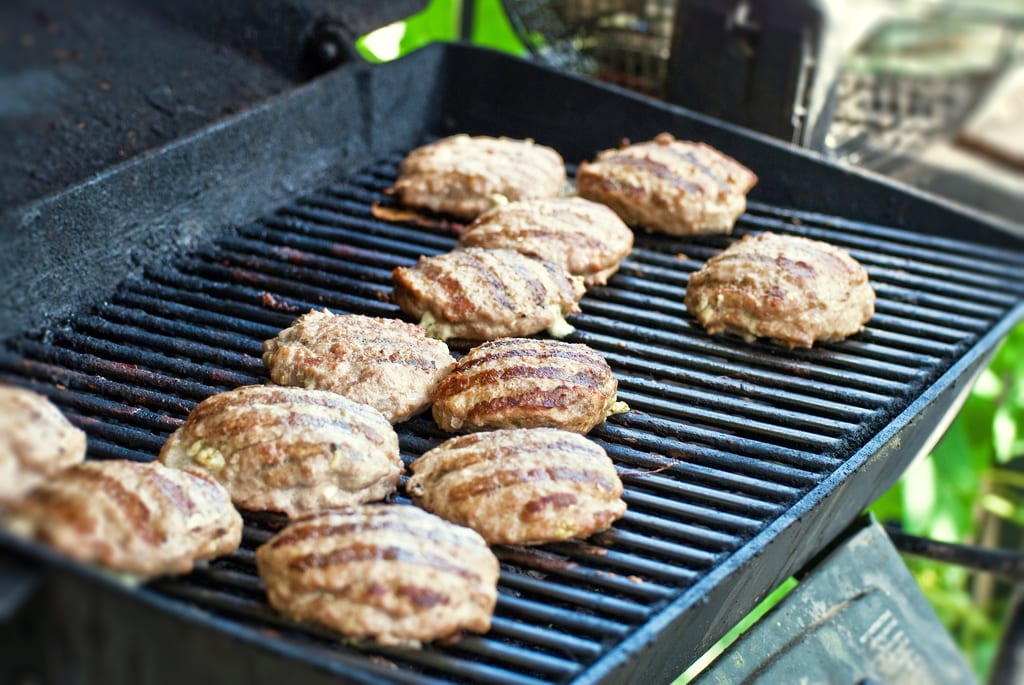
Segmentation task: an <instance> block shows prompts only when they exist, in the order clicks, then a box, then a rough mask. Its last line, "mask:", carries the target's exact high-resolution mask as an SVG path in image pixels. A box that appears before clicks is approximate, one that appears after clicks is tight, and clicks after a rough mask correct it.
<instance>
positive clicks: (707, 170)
mask: <svg viewBox="0 0 1024 685" xmlns="http://www.w3.org/2000/svg"><path fill="white" fill-rule="evenodd" d="M755 183H757V176H755V175H754V173H753V172H752V171H750V169H748V168H746V167H745V166H743V165H742V164H740V163H739V162H737V161H736V160H734V159H733V158H731V157H729V156H728V155H725V154H723V153H721V152H719V151H718V150H716V149H715V148H713V147H711V146H710V145H707V144H705V143H695V142H690V141H685V140H676V139H675V138H673V137H672V136H671V135H670V134H668V133H662V134H659V135H658V136H657V137H655V138H654V140H651V141H647V142H644V143H637V144H635V145H629V146H626V147H623V148H621V149H613V150H605V151H603V152H601V153H600V154H599V155H598V156H597V159H596V160H595V161H593V162H589V163H587V162H584V163H583V164H580V167H579V170H578V172H577V174H576V190H577V192H578V193H579V194H580V195H581V196H582V197H585V198H587V199H589V200H594V201H596V202H603V203H604V204H606V205H608V206H609V207H611V208H612V209H614V210H615V212H616V213H617V214H618V215H619V216H620V217H622V219H623V220H624V221H625V222H626V223H627V224H629V225H631V226H642V227H644V228H646V229H648V230H650V231H655V232H661V233H668V234H670V235H692V234H695V233H729V232H731V231H732V227H733V224H734V223H735V222H736V218H737V217H739V215H740V214H742V213H743V211H744V210H745V209H746V206H747V195H746V194H747V192H748V191H749V190H750V189H751V188H753V187H754V184H755Z"/></svg>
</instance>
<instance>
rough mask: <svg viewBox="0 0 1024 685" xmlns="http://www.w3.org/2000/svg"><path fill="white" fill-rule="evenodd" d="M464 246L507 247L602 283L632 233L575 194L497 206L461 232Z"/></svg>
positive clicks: (624, 251)
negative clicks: (574, 195)
mask: <svg viewBox="0 0 1024 685" xmlns="http://www.w3.org/2000/svg"><path fill="white" fill-rule="evenodd" d="M460 242H461V244H462V245H464V246H468V247H485V248H492V249H493V248H508V249H511V250H516V251H517V252H521V253H523V254H525V255H527V256H529V257H535V258H537V259H543V260H545V261H549V262H554V263H555V264H559V265H561V266H563V267H565V269H566V270H567V271H568V272H569V273H570V274H572V275H573V276H582V277H583V279H584V283H585V284H586V285H588V286H591V285H603V284H604V283H607V282H608V279H609V278H610V277H611V275H612V274H614V273H615V271H616V270H617V269H618V268H619V262H621V261H622V260H623V259H625V258H626V256H627V255H628V254H629V252H630V250H632V249H633V231H631V230H630V229H629V227H628V226H626V224H624V223H623V222H622V219H620V218H619V217H618V215H616V214H615V212H613V211H612V210H610V209H608V207H606V206H605V205H602V204H598V203H596V202H591V201H589V200H584V199H583V198H579V197H571V198H570V197H559V198H551V199H542V200H525V201H522V202H512V203H509V204H505V205H499V206H497V207H495V208H493V209H490V210H488V211H486V212H485V213H483V214H482V215H480V216H479V217H477V219H476V221H474V222H473V223H472V224H470V226H469V227H468V228H467V229H466V231H465V232H464V233H463V234H462V236H461V238H460Z"/></svg>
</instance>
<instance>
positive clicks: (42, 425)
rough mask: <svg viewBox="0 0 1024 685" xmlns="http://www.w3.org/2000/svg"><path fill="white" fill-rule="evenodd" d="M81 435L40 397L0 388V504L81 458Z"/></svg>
mask: <svg viewBox="0 0 1024 685" xmlns="http://www.w3.org/2000/svg"><path fill="white" fill-rule="evenodd" d="M85 447H86V441H85V433H83V432H82V431H80V430H78V429H77V428H75V427H74V426H73V425H71V422H70V421H68V420H67V419H66V418H65V417H64V415H63V414H61V412H60V410H59V409H57V407H56V406H54V405H53V403H52V402H50V400H48V399H47V398H46V397H44V396H43V395H40V394H39V393H35V392H32V391H31V390H26V389H24V388H18V387H15V386H13V385H0V502H2V501H4V500H7V499H11V498H13V497H17V496H18V495H21V494H23V493H25V492H27V491H28V490H30V489H31V488H33V487H34V486H36V485H38V484H39V483H40V482H42V481H44V480H46V478H47V477H49V476H51V475H53V474H54V473H56V472H57V471H59V470H61V469H63V468H66V467H68V466H71V465H72V464H77V463H78V462H80V461H82V460H83V459H84V458H85Z"/></svg>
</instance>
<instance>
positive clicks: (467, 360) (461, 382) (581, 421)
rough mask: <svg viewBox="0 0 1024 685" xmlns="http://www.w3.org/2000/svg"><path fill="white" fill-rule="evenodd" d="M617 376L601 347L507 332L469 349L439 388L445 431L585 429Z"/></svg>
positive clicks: (613, 408) (606, 402)
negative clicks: (504, 336)
mask: <svg viewBox="0 0 1024 685" xmlns="http://www.w3.org/2000/svg"><path fill="white" fill-rule="evenodd" d="M617 390H618V381H617V380H616V379H615V375H614V374H613V373H612V370H611V367H610V366H608V362H607V361H605V359H604V357H602V356H601V354H600V353H598V352H597V351H595V350H593V349H591V348H590V347H587V346H586V345H581V344H575V343H567V342H562V341H558V340H536V339H531V338H505V339H502V340H495V341H492V342H488V343H484V344H483V345H480V346H478V347H475V348H473V349H471V350H470V351H469V352H468V353H467V354H466V355H465V356H464V357H463V358H462V359H460V360H459V362H458V364H456V366H455V369H454V370H453V371H452V372H451V374H449V375H448V376H447V377H446V378H445V379H444V380H442V381H441V382H440V383H439V384H438V386H437V390H436V391H435V392H434V405H433V408H432V411H433V415H434V420H435V421H436V422H437V425H438V426H440V427H441V428H442V429H444V430H446V431H451V432H455V431H480V430H492V429H496V428H536V427H548V428H562V429H564V430H570V431H573V432H576V433H587V432H589V431H590V430H591V429H592V428H593V427H594V426H596V425H597V424H599V423H601V422H602V421H604V420H605V419H606V418H607V417H608V416H609V414H611V413H616V412H620V411H625V410H626V408H625V407H624V405H623V404H622V403H620V402H616V391H617Z"/></svg>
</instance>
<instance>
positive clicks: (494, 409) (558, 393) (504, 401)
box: [466, 386, 579, 426]
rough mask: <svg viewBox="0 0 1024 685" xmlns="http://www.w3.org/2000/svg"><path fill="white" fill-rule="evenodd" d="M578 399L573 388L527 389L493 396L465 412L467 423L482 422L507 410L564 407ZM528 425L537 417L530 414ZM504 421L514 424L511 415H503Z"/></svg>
mask: <svg viewBox="0 0 1024 685" xmlns="http://www.w3.org/2000/svg"><path fill="white" fill-rule="evenodd" d="M578 401H579V393H578V392H577V391H576V389H575V388H567V387H565V386H561V387H558V388H554V389H552V390H528V391H526V392H522V393H518V394H514V395H503V396H501V397H494V398H492V399H489V400H485V401H483V402H480V403H478V404H476V405H474V406H473V407H472V408H471V409H470V410H469V411H468V412H466V421H467V423H482V422H483V420H484V419H485V418H486V417H488V416H494V415H500V416H504V415H505V414H506V413H508V412H509V410H523V409H529V410H533V411H536V410H548V409H566V408H569V407H572V406H573V405H574V404H576V403H577V402H578ZM528 418H529V419H530V425H531V426H533V425H537V424H536V419H537V417H536V416H534V415H530V416H529V417H528ZM505 421H506V423H511V424H513V425H514V424H515V420H514V418H512V417H505Z"/></svg>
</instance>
